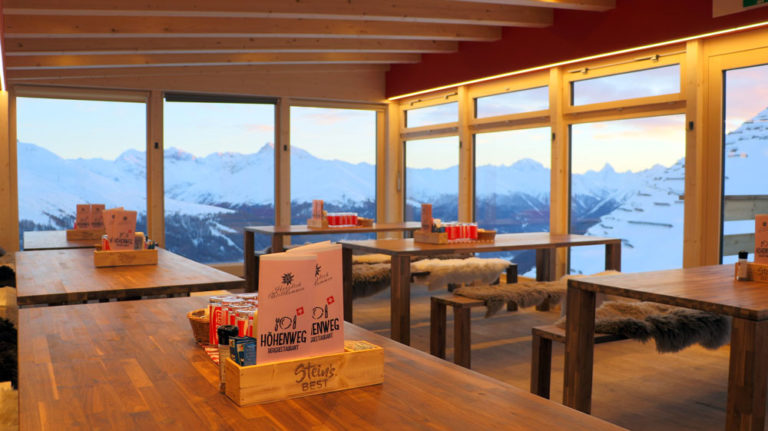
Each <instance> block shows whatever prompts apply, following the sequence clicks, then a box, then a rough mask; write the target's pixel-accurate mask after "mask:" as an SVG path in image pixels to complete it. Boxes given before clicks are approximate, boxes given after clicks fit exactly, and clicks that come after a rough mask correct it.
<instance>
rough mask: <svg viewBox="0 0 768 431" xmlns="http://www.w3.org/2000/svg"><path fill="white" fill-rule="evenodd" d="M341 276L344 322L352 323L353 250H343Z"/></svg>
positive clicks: (344, 248) (343, 248)
mask: <svg viewBox="0 0 768 431" xmlns="http://www.w3.org/2000/svg"><path fill="white" fill-rule="evenodd" d="M341 274H342V280H343V283H344V320H346V321H347V322H350V323H351V322H352V298H353V296H352V249H351V248H346V247H342V248H341Z"/></svg>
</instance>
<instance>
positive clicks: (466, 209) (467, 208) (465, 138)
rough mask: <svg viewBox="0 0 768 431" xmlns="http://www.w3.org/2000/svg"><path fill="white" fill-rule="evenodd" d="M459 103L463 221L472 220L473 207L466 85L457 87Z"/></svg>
mask: <svg viewBox="0 0 768 431" xmlns="http://www.w3.org/2000/svg"><path fill="white" fill-rule="evenodd" d="M457 91H458V96H459V97H458V103H459V214H458V216H459V220H460V221H463V222H472V221H474V214H472V208H473V207H474V205H473V204H474V200H475V197H474V191H475V186H474V177H475V160H474V154H475V152H474V149H473V147H474V143H473V140H474V138H473V136H474V135H473V133H472V131H471V130H470V128H469V123H470V122H471V121H472V118H473V117H474V104H473V103H472V98H471V97H469V91H468V90H467V87H466V86H461V87H459V88H458V90H457Z"/></svg>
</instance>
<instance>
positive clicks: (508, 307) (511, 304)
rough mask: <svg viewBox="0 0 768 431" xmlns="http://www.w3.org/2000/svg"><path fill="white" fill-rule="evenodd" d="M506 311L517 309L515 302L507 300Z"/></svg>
mask: <svg viewBox="0 0 768 431" xmlns="http://www.w3.org/2000/svg"><path fill="white" fill-rule="evenodd" d="M507 311H517V304H516V303H514V302H512V301H509V302H507Z"/></svg>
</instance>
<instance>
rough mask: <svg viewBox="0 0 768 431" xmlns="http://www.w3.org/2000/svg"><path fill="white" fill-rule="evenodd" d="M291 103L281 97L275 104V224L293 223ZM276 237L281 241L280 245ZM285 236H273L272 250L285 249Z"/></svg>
mask: <svg viewBox="0 0 768 431" xmlns="http://www.w3.org/2000/svg"><path fill="white" fill-rule="evenodd" d="M290 122H291V104H290V100H289V99H286V98H280V100H278V102H277V105H276V106H275V226H290V224H291V151H290V150H291V126H290V124H291V123H290ZM276 238H277V239H279V240H280V241H281V243H280V245H279V247H276V245H277V244H275V241H276ZM282 241H283V237H282V236H277V235H273V236H272V252H273V253H277V252H279V251H282V250H283V243H282Z"/></svg>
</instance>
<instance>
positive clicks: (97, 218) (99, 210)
mask: <svg viewBox="0 0 768 431" xmlns="http://www.w3.org/2000/svg"><path fill="white" fill-rule="evenodd" d="M104 207H105V205H104V204H91V229H104Z"/></svg>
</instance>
